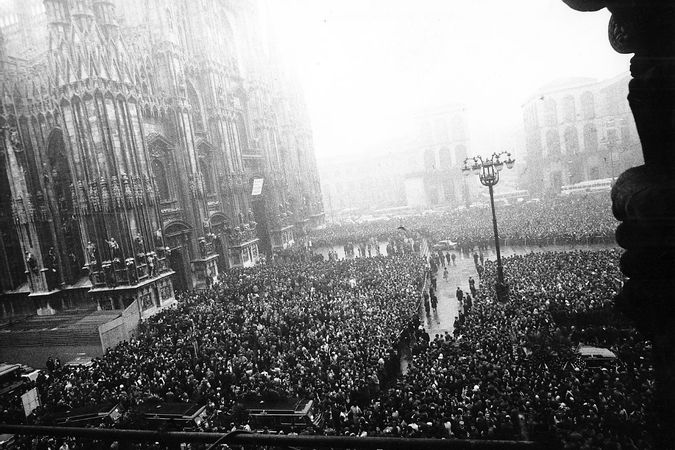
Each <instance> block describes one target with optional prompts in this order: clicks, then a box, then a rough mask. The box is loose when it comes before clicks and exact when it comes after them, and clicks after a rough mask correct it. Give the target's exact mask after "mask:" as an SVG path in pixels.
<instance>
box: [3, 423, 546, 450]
mask: <svg viewBox="0 0 675 450" xmlns="http://www.w3.org/2000/svg"><path fill="white" fill-rule="evenodd" d="M0 433H8V434H14V435H20V436H51V437H74V438H82V439H93V440H98V441H120V442H159V443H161V444H165V445H167V446H169V447H174V446H178V445H180V444H181V443H192V444H206V445H213V444H216V445H228V446H229V445H235V446H254V447H255V446H261V447H281V448H353V449H362V448H367V449H382V450H388V449H414V448H420V449H425V450H435V449H445V450H461V449H490V450H493V449H494V450H501V449H543V448H544V445H542V444H540V443H537V442H533V441H496V440H495V441H488V440H474V439H431V438H400V437H351V436H318V435H279V434H260V433H251V432H246V431H233V432H230V433H206V432H194V431H150V430H123V429H107V428H76V427H54V426H39V425H12V424H0ZM546 447H548V448H550V447H551V446H546Z"/></svg>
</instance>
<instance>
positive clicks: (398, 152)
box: [321, 104, 474, 218]
mask: <svg viewBox="0 0 675 450" xmlns="http://www.w3.org/2000/svg"><path fill="white" fill-rule="evenodd" d="M414 120H415V122H416V127H415V128H416V129H415V132H414V133H413V134H412V135H411V136H407V137H405V138H400V139H397V140H393V141H391V142H388V143H386V144H383V145H382V146H381V147H380V148H375V149H372V151H369V152H367V153H366V154H365V155H358V156H354V157H350V158H332V159H328V160H327V161H326V162H325V163H324V164H323V167H322V170H321V182H322V183H323V187H322V191H323V193H324V205H326V207H327V208H328V214H329V215H330V214H333V216H337V215H340V214H342V213H345V212H349V211H345V210H354V211H352V212H354V213H356V212H366V211H369V212H374V211H376V210H378V209H383V208H392V207H402V206H407V207H410V208H416V209H423V208H431V207H436V206H444V205H459V204H463V203H465V202H466V201H467V200H468V199H469V197H470V194H469V188H468V186H469V184H468V183H467V180H465V179H464V177H463V176H462V173H461V167H462V164H463V162H464V159H465V158H466V156H467V146H468V142H469V137H468V131H467V124H466V116H465V107H464V106H463V105H460V104H453V105H446V106H442V107H438V108H434V109H429V110H426V111H423V112H420V113H419V114H418V115H417V116H415V118H414ZM471 191H472V192H473V191H474V189H472V190H471ZM331 211H332V213H331ZM333 218H335V217H333Z"/></svg>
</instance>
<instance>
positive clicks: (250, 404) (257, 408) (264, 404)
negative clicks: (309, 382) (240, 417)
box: [243, 399, 311, 414]
mask: <svg viewBox="0 0 675 450" xmlns="http://www.w3.org/2000/svg"><path fill="white" fill-rule="evenodd" d="M310 402H311V400H305V399H288V400H278V401H265V400H262V401H246V402H243V406H244V408H245V409H246V410H248V411H249V412H250V413H256V412H261V411H267V412H268V413H277V414H279V413H286V414H293V413H296V412H303V411H304V410H305V409H306V408H307V407H308V405H309V404H310Z"/></svg>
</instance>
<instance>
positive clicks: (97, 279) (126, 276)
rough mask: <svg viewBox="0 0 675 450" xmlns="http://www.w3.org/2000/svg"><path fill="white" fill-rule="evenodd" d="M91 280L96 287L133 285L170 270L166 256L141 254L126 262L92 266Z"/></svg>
mask: <svg viewBox="0 0 675 450" xmlns="http://www.w3.org/2000/svg"><path fill="white" fill-rule="evenodd" d="M88 269H89V280H90V281H91V284H92V286H94V287H106V286H118V285H132V284H136V283H139V282H141V281H144V280H146V279H148V278H152V277H154V276H156V275H158V274H160V273H162V272H166V271H167V270H170V267H169V264H168V262H167V259H166V256H165V255H162V256H161V257H160V256H157V254H156V253H155V252H150V253H145V254H139V255H137V256H136V258H127V259H125V260H122V259H119V258H116V259H114V260H108V261H103V262H102V263H101V265H100V266H98V265H97V264H90V265H89V267H88Z"/></svg>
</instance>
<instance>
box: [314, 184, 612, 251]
mask: <svg viewBox="0 0 675 450" xmlns="http://www.w3.org/2000/svg"><path fill="white" fill-rule="evenodd" d="M496 214H497V218H498V222H499V235H500V238H501V239H502V242H504V243H506V244H511V245H515V244H518V245H521V244H529V245H554V244H562V243H566V244H588V243H594V242H599V241H602V240H606V239H607V238H610V237H612V236H613V235H614V230H615V229H616V225H617V223H616V221H615V220H614V219H613V218H612V214H611V204H610V201H609V198H608V196H607V195H598V194H589V195H575V196H567V197H554V198H548V199H542V200H541V201H536V202H520V203H514V204H512V205H509V206H498V207H497V212H496ZM401 225H403V226H404V227H405V228H406V230H407V231H408V232H412V233H420V234H422V235H424V236H426V237H428V238H429V240H430V241H432V242H437V241H441V240H451V241H453V242H457V243H458V244H459V247H460V248H463V249H467V250H468V249H471V248H474V247H485V246H488V245H491V243H492V242H493V236H494V235H493V229H492V213H491V211H490V208H489V207H472V208H462V209H456V210H453V211H447V212H442V213H441V212H436V213H431V214H424V215H415V216H407V217H401V218H392V219H389V220H381V221H376V222H367V223H343V224H340V225H333V226H329V227H327V228H324V229H322V230H315V231H312V232H311V234H310V238H311V239H312V242H313V244H314V246H315V247H322V246H326V247H327V246H332V245H345V244H358V243H361V242H366V241H367V240H368V239H370V238H372V237H374V238H376V239H378V240H382V241H386V240H389V239H391V238H392V237H393V236H396V235H398V234H400V230H399V229H398V227H399V226H401Z"/></svg>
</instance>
